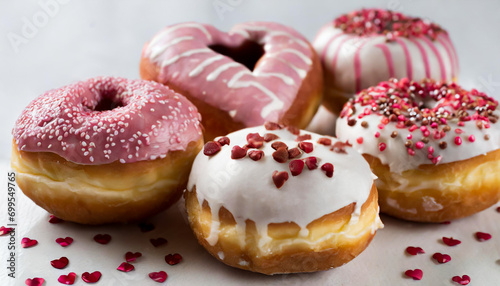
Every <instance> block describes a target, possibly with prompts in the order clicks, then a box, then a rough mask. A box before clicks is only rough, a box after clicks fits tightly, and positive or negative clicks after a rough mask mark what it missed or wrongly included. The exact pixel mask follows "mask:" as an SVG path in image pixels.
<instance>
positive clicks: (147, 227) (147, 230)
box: [139, 222, 155, 232]
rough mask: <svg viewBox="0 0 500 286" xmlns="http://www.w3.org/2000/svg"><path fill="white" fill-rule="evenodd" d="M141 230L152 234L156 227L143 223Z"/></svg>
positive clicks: (140, 226)
mask: <svg viewBox="0 0 500 286" xmlns="http://www.w3.org/2000/svg"><path fill="white" fill-rule="evenodd" d="M139 228H140V229H141V231H142V232H150V231H152V230H153V229H155V225H154V224H152V223H148V222H141V223H140V224H139Z"/></svg>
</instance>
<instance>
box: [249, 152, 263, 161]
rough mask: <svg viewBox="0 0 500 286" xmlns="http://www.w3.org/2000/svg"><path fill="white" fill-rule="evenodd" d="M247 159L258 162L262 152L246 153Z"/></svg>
mask: <svg viewBox="0 0 500 286" xmlns="http://www.w3.org/2000/svg"><path fill="white" fill-rule="evenodd" d="M248 157H250V159H252V160H254V161H259V160H260V159H262V157H264V152H263V151H261V150H251V151H250V152H248Z"/></svg>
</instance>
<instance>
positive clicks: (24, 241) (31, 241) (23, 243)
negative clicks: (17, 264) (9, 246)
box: [21, 237, 38, 248]
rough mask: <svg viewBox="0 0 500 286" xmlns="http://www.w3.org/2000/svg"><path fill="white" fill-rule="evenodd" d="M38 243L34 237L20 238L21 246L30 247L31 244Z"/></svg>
mask: <svg viewBox="0 0 500 286" xmlns="http://www.w3.org/2000/svg"><path fill="white" fill-rule="evenodd" d="M37 244H38V241H37V240H36V239H29V238H27V237H24V238H23V239H22V240H21V246H22V247H23V248H28V247H32V246H35V245H37Z"/></svg>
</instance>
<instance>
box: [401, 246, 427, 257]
mask: <svg viewBox="0 0 500 286" xmlns="http://www.w3.org/2000/svg"><path fill="white" fill-rule="evenodd" d="M406 253H408V254H409V255H417V254H423V253H425V251H424V250H423V249H422V248H420V247H413V246H408V247H407V248H406Z"/></svg>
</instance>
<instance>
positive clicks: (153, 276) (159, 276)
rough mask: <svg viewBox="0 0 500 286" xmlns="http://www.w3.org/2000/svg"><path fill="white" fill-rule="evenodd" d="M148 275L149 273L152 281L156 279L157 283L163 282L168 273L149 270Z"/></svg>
mask: <svg viewBox="0 0 500 286" xmlns="http://www.w3.org/2000/svg"><path fill="white" fill-rule="evenodd" d="M148 275H149V278H151V279H153V281H156V282H159V283H162V282H165V280H167V277H168V275H167V273H166V272H165V271H160V272H151V273H149V274H148Z"/></svg>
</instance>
